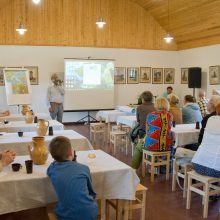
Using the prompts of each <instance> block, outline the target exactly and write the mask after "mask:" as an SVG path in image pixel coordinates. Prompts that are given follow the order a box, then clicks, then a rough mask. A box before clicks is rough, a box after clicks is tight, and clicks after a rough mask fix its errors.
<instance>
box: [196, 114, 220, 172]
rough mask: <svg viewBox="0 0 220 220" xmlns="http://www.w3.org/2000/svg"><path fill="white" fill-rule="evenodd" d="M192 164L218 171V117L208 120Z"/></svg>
mask: <svg viewBox="0 0 220 220" xmlns="http://www.w3.org/2000/svg"><path fill="white" fill-rule="evenodd" d="M192 162H193V163H196V164H199V165H202V166H205V167H208V168H211V169H215V170H218V171H220V116H212V117H210V118H209V119H208V122H207V125H206V128H205V132H204V136H203V139H202V143H201V145H200V146H199V149H198V150H197V151H196V153H195V155H194V157H193V159H192Z"/></svg>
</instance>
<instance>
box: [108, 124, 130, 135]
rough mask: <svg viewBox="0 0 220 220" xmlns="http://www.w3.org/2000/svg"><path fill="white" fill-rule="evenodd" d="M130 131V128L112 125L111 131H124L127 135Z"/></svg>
mask: <svg viewBox="0 0 220 220" xmlns="http://www.w3.org/2000/svg"><path fill="white" fill-rule="evenodd" d="M130 130H131V128H130V127H129V126H127V125H121V124H119V125H113V126H112V131H126V132H127V133H128V132H129V131H130Z"/></svg>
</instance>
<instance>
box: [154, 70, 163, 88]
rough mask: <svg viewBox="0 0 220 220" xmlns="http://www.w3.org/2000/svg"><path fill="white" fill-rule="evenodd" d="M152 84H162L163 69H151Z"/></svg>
mask: <svg viewBox="0 0 220 220" xmlns="http://www.w3.org/2000/svg"><path fill="white" fill-rule="evenodd" d="M152 83H153V84H162V83H163V68H152Z"/></svg>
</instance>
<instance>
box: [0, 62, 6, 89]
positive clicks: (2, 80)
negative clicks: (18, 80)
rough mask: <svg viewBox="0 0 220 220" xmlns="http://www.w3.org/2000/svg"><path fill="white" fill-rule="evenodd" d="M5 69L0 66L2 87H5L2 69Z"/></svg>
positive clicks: (0, 83)
mask: <svg viewBox="0 0 220 220" xmlns="http://www.w3.org/2000/svg"><path fill="white" fill-rule="evenodd" d="M4 68H5V67H3V66H0V86H4V85H5V80H4V71H3V69H4Z"/></svg>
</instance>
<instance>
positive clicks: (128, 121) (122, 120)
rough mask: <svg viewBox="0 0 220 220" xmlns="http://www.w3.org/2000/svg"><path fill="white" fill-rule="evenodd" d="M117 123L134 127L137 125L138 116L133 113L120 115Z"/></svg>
mask: <svg viewBox="0 0 220 220" xmlns="http://www.w3.org/2000/svg"><path fill="white" fill-rule="evenodd" d="M117 124H124V125H127V126H129V127H131V128H133V127H134V126H135V125H137V118H136V116H133V115H130V116H118V118H117Z"/></svg>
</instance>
